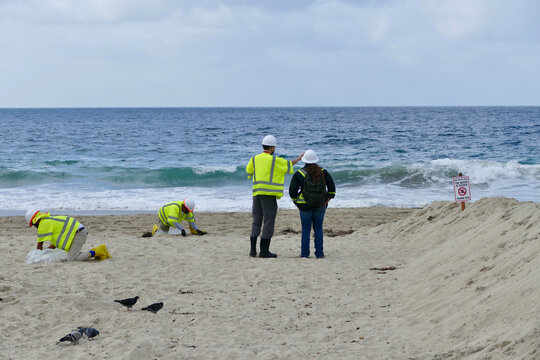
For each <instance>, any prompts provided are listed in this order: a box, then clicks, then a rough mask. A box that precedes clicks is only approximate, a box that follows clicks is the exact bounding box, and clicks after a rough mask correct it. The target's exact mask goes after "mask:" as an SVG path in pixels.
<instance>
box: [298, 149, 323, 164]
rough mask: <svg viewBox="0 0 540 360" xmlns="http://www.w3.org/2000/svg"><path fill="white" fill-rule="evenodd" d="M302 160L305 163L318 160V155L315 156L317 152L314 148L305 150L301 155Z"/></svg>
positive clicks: (312, 162)
mask: <svg viewBox="0 0 540 360" xmlns="http://www.w3.org/2000/svg"><path fill="white" fill-rule="evenodd" d="M302 161H303V162H304V163H306V164H315V163H316V162H318V161H319V157H318V156H317V153H316V152H315V150H311V149H309V150H306V152H305V153H304V156H302Z"/></svg>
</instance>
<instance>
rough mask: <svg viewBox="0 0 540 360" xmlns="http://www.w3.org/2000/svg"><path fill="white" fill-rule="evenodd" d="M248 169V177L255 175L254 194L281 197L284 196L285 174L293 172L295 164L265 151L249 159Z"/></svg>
mask: <svg viewBox="0 0 540 360" xmlns="http://www.w3.org/2000/svg"><path fill="white" fill-rule="evenodd" d="M246 171H247V173H248V174H250V176H248V179H249V178H250V177H251V175H253V196H257V195H272V196H275V197H276V198H278V199H279V198H281V197H282V196H283V184H284V183H285V174H292V173H293V164H292V162H291V161H288V160H285V159H283V158H280V157H277V156H274V155H270V154H268V153H265V152H263V153H260V154H259V155H255V156H253V157H252V158H251V159H249V162H248V164H247V166H246Z"/></svg>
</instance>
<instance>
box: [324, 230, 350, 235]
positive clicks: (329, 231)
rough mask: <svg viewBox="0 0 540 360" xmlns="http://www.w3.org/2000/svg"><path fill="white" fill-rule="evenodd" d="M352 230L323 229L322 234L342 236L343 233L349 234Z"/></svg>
mask: <svg viewBox="0 0 540 360" xmlns="http://www.w3.org/2000/svg"><path fill="white" fill-rule="evenodd" d="M353 232H354V230H352V229H351V230H333V229H328V230H324V235H326V236H328V237H336V236H343V235H350V234H352V233H353Z"/></svg>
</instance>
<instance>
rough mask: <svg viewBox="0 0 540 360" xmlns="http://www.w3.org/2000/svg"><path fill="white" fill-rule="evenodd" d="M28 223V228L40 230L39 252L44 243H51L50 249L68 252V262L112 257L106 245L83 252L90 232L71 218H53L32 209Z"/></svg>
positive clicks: (57, 216)
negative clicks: (32, 227)
mask: <svg viewBox="0 0 540 360" xmlns="http://www.w3.org/2000/svg"><path fill="white" fill-rule="evenodd" d="M26 221H27V223H28V226H34V227H36V228H37V230H38V235H37V249H38V250H43V243H44V242H45V241H49V242H50V245H49V249H61V250H64V251H66V252H67V258H68V261H84V260H88V259H90V258H92V257H93V258H94V259H97V260H105V259H107V258H110V257H111V256H110V255H109V252H108V251H107V247H106V246H105V245H100V246H98V247H95V248H93V249H91V250H89V251H82V252H81V249H82V247H83V245H84V243H85V242H86V237H87V236H88V230H86V228H85V227H84V226H83V224H81V223H80V222H78V221H77V220H75V219H74V218H72V217H70V216H66V215H55V216H52V215H51V214H50V213H49V212H43V211H39V210H36V209H30V210H28V211H27V212H26Z"/></svg>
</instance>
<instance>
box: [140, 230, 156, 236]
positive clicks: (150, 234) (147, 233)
mask: <svg viewBox="0 0 540 360" xmlns="http://www.w3.org/2000/svg"><path fill="white" fill-rule="evenodd" d="M152 236H153V235H152V232H151V231H147V232H145V233H144V234H142V236H141V237H152Z"/></svg>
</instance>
